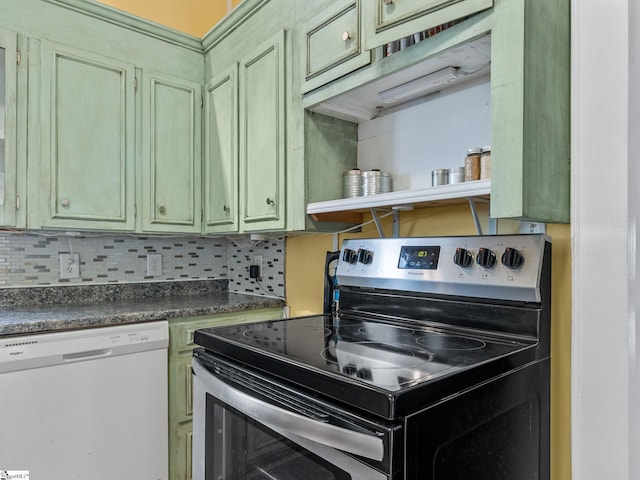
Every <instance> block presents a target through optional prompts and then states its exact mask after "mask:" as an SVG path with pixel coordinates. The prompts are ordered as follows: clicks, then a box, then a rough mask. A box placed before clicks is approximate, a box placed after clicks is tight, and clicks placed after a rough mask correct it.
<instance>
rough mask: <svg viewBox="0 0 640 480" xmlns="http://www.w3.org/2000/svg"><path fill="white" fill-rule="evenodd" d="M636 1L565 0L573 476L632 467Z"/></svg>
mask: <svg viewBox="0 0 640 480" xmlns="http://www.w3.org/2000/svg"><path fill="white" fill-rule="evenodd" d="M635 1H636V0H610V1H607V2H602V1H595V0H587V1H585V0H573V2H572V29H573V31H572V44H573V46H572V77H573V80H572V104H573V107H572V108H573V112H572V135H573V137H572V219H571V222H572V239H573V252H572V258H573V293H572V303H573V312H572V328H573V334H572V337H573V340H572V472H573V478H574V479H579V480H591V479H593V480H602V479H615V480H625V479H632V478H638V475H639V474H640V471H639V470H638V459H637V458H636V457H637V456H638V452H637V448H636V447H637V445H638V444H637V442H636V441H635V440H634V438H633V437H635V435H636V434H637V432H638V418H637V417H636V415H635V414H633V413H632V412H633V410H632V408H631V403H630V400H631V401H632V402H633V403H637V400H638V395H637V388H638V386H637V379H636V376H637V372H636V367H637V359H636V357H635V338H636V337H635V333H634V332H635V304H636V302H637V301H638V295H637V288H636V285H635V277H636V271H637V270H638V267H637V265H636V253H635V248H636V247H635V244H636V240H635V238H636V225H635V220H636V214H637V212H638V210H639V208H638V205H637V198H635V197H636V194H635V189H637V185H638V183H639V181H640V176H639V175H638V167H637V160H636V158H635V157H636V156H637V152H638V150H637V143H638V134H637V133H636V131H637V127H638V126H639V122H638V121H637V118H636V115H635V110H637V108H635V109H634V108H633V107H632V106H631V105H630V102H632V104H634V105H637V104H638V103H637V94H636V93H635V91H634V89H633V88H634V85H635V86H636V87H635V88H637V85H638V83H637V80H638V75H637V66H635V67H634V68H635V69H634V70H631V71H630V69H629V65H630V64H629V48H630V46H631V45H634V46H635V47H636V48H637V39H636V37H637V34H636V33H635V32H634V31H635V30H636V29H637V27H638V26H640V25H638V22H637V14H636V15H635V16H634V17H633V19H632V21H635V25H633V26H631V27H630V24H629V19H630V17H629V13H630V11H629V9H630V6H631V5H633V4H634V2H635ZM636 8H637V7H635V6H634V10H635V9H636ZM636 13H637V12H636ZM630 31H631V32H633V36H632V37H631V39H632V42H633V43H631V44H630ZM636 53H637V51H636ZM630 80H631V81H630ZM630 87H631V88H630ZM630 92H631V93H630ZM630 114H632V116H631V117H630ZM630 127H633V128H630ZM630 145H631V146H633V147H634V150H635V151H629V146H630ZM634 200H635V204H634Z"/></svg>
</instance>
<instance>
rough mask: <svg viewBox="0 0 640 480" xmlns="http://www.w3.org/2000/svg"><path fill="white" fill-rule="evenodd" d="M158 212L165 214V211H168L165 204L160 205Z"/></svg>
mask: <svg viewBox="0 0 640 480" xmlns="http://www.w3.org/2000/svg"><path fill="white" fill-rule="evenodd" d="M158 212H159V213H160V215H164V214H165V213H167V209H166V208H165V206H164V205H160V206H159V207H158Z"/></svg>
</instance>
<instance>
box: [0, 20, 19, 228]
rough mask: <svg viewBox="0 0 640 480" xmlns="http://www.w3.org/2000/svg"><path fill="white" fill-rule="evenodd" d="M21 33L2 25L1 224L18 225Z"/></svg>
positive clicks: (0, 115)
mask: <svg viewBox="0 0 640 480" xmlns="http://www.w3.org/2000/svg"><path fill="white" fill-rule="evenodd" d="M16 51H17V34H16V33H14V32H11V31H8V30H2V29H0V225H2V226H8V227H11V226H16V208H17V205H16V201H17V197H16V194H17V127H16V123H17V103H16V101H17V95H16V93H17V85H18V73H17V61H16Z"/></svg>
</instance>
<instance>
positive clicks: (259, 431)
mask: <svg viewBox="0 0 640 480" xmlns="http://www.w3.org/2000/svg"><path fill="white" fill-rule="evenodd" d="M193 370H194V381H193V385H194V405H193V479H194V480H248V479H252V480H253V479H256V480H257V479H263V478H264V479H277V480H288V479H292V480H293V479H299V478H305V480H387V479H388V476H387V475H385V474H383V473H381V472H379V471H377V470H375V469H373V468H371V467H370V466H369V465H367V464H365V463H363V462H360V461H358V460H357V459H356V458H354V457H352V456H351V455H347V454H345V453H343V452H342V451H341V450H339V449H338V448H335V447H336V446H341V447H346V448H348V449H357V450H359V452H358V453H359V454H362V453H366V454H368V455H373V456H379V455H381V453H380V450H379V449H380V448H382V446H381V444H380V445H378V443H377V442H378V441H379V440H380V439H379V438H376V437H375V436H371V437H370V438H366V436H365V435H363V434H362V433H359V432H351V431H344V430H343V429H338V428H335V427H332V426H331V425H325V424H323V423H322V422H319V421H314V420H310V419H305V420H309V422H316V423H317V424H318V425H314V424H313V423H311V424H309V423H307V424H305V423H304V422H302V423H301V422H300V420H301V419H300V418H299V416H298V415H295V414H291V413H290V412H287V411H286V410H282V409H280V408H278V407H275V406H270V407H267V409H266V410H265V408H263V407H265V405H264V403H263V402H261V401H259V400H257V399H255V401H252V399H251V397H249V398H248V399H247V398H246V397H247V396H246V394H245V393H244V392H240V391H239V390H236V389H234V388H233V387H231V386H230V385H228V384H226V383H224V382H222V381H220V380H219V379H217V378H215V377H214V376H213V375H211V374H210V373H209V372H208V371H207V370H206V368H204V367H203V366H201V365H200V364H199V362H198V361H197V360H195V359H194V361H193ZM261 410H262V412H261ZM265 411H266V413H264V412H265ZM279 414H283V416H282V417H280V418H278V417H279ZM265 415H266V417H265ZM274 415H275V417H276V418H275V420H274ZM256 417H257V418H261V417H264V418H266V419H267V420H266V421H265V420H264V418H262V419H261V420H258V419H257V418H256ZM314 427H318V429H319V430H315V429H314ZM327 427H329V429H328V430H327ZM314 430H315V431H314ZM294 432H295V433H294Z"/></svg>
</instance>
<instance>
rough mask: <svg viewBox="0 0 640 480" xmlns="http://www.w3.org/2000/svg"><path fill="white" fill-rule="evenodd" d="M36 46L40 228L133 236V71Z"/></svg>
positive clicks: (69, 50)
mask: <svg viewBox="0 0 640 480" xmlns="http://www.w3.org/2000/svg"><path fill="white" fill-rule="evenodd" d="M41 46H42V48H41V52H40V58H41V63H40V65H41V68H40V81H39V85H37V86H35V88H40V98H41V105H40V108H41V112H40V114H41V117H40V118H41V128H42V132H41V165H40V168H41V171H40V186H39V191H40V192H41V202H42V203H41V207H42V210H41V212H40V213H41V224H42V225H41V226H43V227H63V228H91V229H103V230H109V229H114V230H120V231H130V230H133V229H134V227H135V198H134V192H135V184H134V140H135V125H134V118H135V100H134V97H135V68H134V66H133V65H132V64H130V63H127V62H124V61H120V60H116V59H112V58H108V57H104V56H100V55H97V54H95V53H89V52H84V51H81V50H78V49H75V48H72V47H69V46H63V45H59V44H55V43H52V42H47V41H42V43H41ZM31 78H32V76H31V75H30V79H31Z"/></svg>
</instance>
